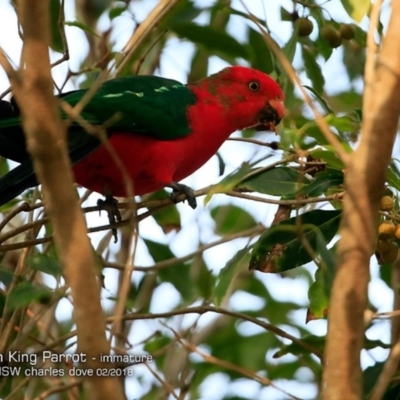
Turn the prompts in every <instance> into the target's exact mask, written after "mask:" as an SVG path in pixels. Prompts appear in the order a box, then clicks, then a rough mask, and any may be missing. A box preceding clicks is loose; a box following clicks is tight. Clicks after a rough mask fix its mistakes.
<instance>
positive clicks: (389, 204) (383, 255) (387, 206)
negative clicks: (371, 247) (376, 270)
mask: <svg viewBox="0 0 400 400" xmlns="http://www.w3.org/2000/svg"><path fill="white" fill-rule="evenodd" d="M393 207H394V201H393V199H392V197H391V196H383V197H382V199H381V202H380V207H379V208H380V210H381V211H389V212H390V211H392V210H393ZM395 239H397V240H400V224H399V225H395V224H394V223H393V222H392V221H389V220H385V221H383V222H381V223H380V225H379V227H378V242H377V244H376V251H377V253H378V254H377V255H378V259H379V261H380V262H381V263H382V264H391V263H393V262H395V261H396V259H397V254H398V252H399V246H398V245H397V243H396V241H395Z"/></svg>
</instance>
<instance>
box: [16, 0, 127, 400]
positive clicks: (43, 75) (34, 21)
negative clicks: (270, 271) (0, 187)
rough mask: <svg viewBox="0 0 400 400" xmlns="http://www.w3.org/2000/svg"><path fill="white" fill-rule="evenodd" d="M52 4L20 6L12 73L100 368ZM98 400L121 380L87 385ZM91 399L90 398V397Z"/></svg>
mask: <svg viewBox="0 0 400 400" xmlns="http://www.w3.org/2000/svg"><path fill="white" fill-rule="evenodd" d="M48 10H49V1H44V0H43V1H40V2H31V1H29V0H21V1H19V2H18V14H19V20H20V22H21V27H22V30H23V39H24V47H23V51H22V64H21V65H22V66H23V68H24V69H22V68H21V70H20V72H19V75H20V77H21V79H20V80H19V79H15V74H9V78H10V80H11V84H12V88H13V92H14V95H15V97H16V99H17V102H18V104H19V106H20V108H21V113H22V120H23V127H24V131H25V134H26V140H27V147H28V151H29V153H30V154H31V156H32V158H33V164H34V168H35V172H36V176H37V177H38V180H39V182H40V183H41V184H42V185H43V193H44V199H45V204H46V209H47V212H48V214H49V216H50V219H51V221H52V224H53V228H54V239H55V243H56V247H57V251H58V254H59V256H60V260H61V262H62V264H63V266H64V275H65V278H66V280H67V282H68V284H69V285H70V287H71V293H72V297H73V300H74V320H75V323H76V326H77V334H78V348H79V352H82V353H84V354H86V356H87V363H86V365H85V366H86V367H88V368H93V369H94V368H98V367H100V366H101V367H103V368H104V367H107V365H104V363H103V364H100V363H99V360H98V355H99V353H108V352H109V351H110V344H109V343H108V341H107V339H106V336H105V329H106V325H105V321H104V316H103V311H102V308H101V304H100V287H99V282H98V281H97V276H96V269H95V262H94V258H93V252H92V249H91V246H90V243H89V240H88V237H87V235H86V224H85V220H84V217H83V214H82V212H81V209H80V206H79V201H78V196H77V194H76V190H75V187H74V184H73V179H72V173H71V169H70V161H69V157H68V153H67V147H66V131H65V127H64V125H63V124H62V123H61V121H60V118H59V110H58V108H57V104H56V102H55V101H54V97H53V85H52V78H51V74H50V60H49V29H48V27H49V16H48ZM86 384H87V386H88V388H87V389H88V396H90V397H91V398H93V399H111V398H112V399H123V398H125V397H124V394H123V388H122V385H121V382H119V380H118V379H117V378H106V379H105V378H100V377H96V376H95V377H91V378H88V380H87V381H86ZM89 394H90V395H89Z"/></svg>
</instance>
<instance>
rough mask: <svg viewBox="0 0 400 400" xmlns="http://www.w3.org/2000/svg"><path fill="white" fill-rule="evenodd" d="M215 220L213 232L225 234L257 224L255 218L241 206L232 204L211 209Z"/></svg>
mask: <svg viewBox="0 0 400 400" xmlns="http://www.w3.org/2000/svg"><path fill="white" fill-rule="evenodd" d="M211 216H212V218H213V219H214V221H215V224H216V225H215V233H216V234H217V235H221V236H223V235H226V234H228V233H236V232H240V231H243V230H245V229H250V228H253V227H254V226H256V225H257V223H256V221H255V219H254V218H253V217H252V216H251V215H250V214H249V213H248V212H247V211H245V210H243V208H240V207H238V206H234V205H231V204H229V205H224V206H217V207H215V208H213V209H212V210H211Z"/></svg>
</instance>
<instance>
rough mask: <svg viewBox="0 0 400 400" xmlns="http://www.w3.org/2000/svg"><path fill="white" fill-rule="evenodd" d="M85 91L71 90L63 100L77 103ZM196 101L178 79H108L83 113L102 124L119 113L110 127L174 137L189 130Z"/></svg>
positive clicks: (160, 136)
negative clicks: (189, 109) (190, 111)
mask: <svg viewBox="0 0 400 400" xmlns="http://www.w3.org/2000/svg"><path fill="white" fill-rule="evenodd" d="M85 92H86V90H78V91H76V92H72V93H71V94H67V95H66V96H64V97H63V100H65V101H67V102H68V103H69V104H71V105H72V106H74V105H75V104H76V103H78V102H79V100H80V99H81V98H82V96H83V95H84V94H85ZM195 102H196V98H195V95H194V94H193V93H192V92H191V91H190V89H188V88H187V86H185V85H183V84H181V83H179V82H177V81H174V80H171V79H165V78H160V77H156V76H134V77H124V78H118V79H113V80H110V81H107V82H105V83H104V84H103V85H102V86H101V87H100V88H99V90H97V91H96V92H95V94H94V95H93V97H92V98H91V99H90V101H89V103H88V105H87V106H86V107H85V108H84V111H83V116H84V117H85V118H86V119H88V121H89V122H91V123H93V124H102V123H104V122H106V121H107V120H108V119H110V118H112V117H115V116H116V115H118V116H119V119H118V120H117V121H116V122H114V123H113V124H112V126H111V130H124V131H130V132H137V133H143V134H149V135H151V136H154V137H155V138H157V139H160V140H171V139H175V138H178V137H182V136H186V135H188V134H189V133H190V126H189V121H188V119H187V115H186V110H187V107H188V106H189V105H192V104H194V103H195Z"/></svg>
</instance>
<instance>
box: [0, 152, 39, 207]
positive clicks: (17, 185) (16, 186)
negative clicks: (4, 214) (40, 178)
mask: <svg viewBox="0 0 400 400" xmlns="http://www.w3.org/2000/svg"><path fill="white" fill-rule="evenodd" d="M37 185H38V183H37V180H36V176H35V173H34V172H33V165H32V160H30V159H29V160H26V161H24V162H23V163H22V164H20V165H18V167H16V168H14V169H13V170H12V171H10V172H8V173H7V174H6V175H4V176H3V177H1V178H0V205H3V204H6V203H8V202H9V201H10V200H12V199H14V198H15V197H17V196H18V195H20V194H21V193H22V192H23V191H24V190H26V189H28V188H31V187H34V186H37Z"/></svg>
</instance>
